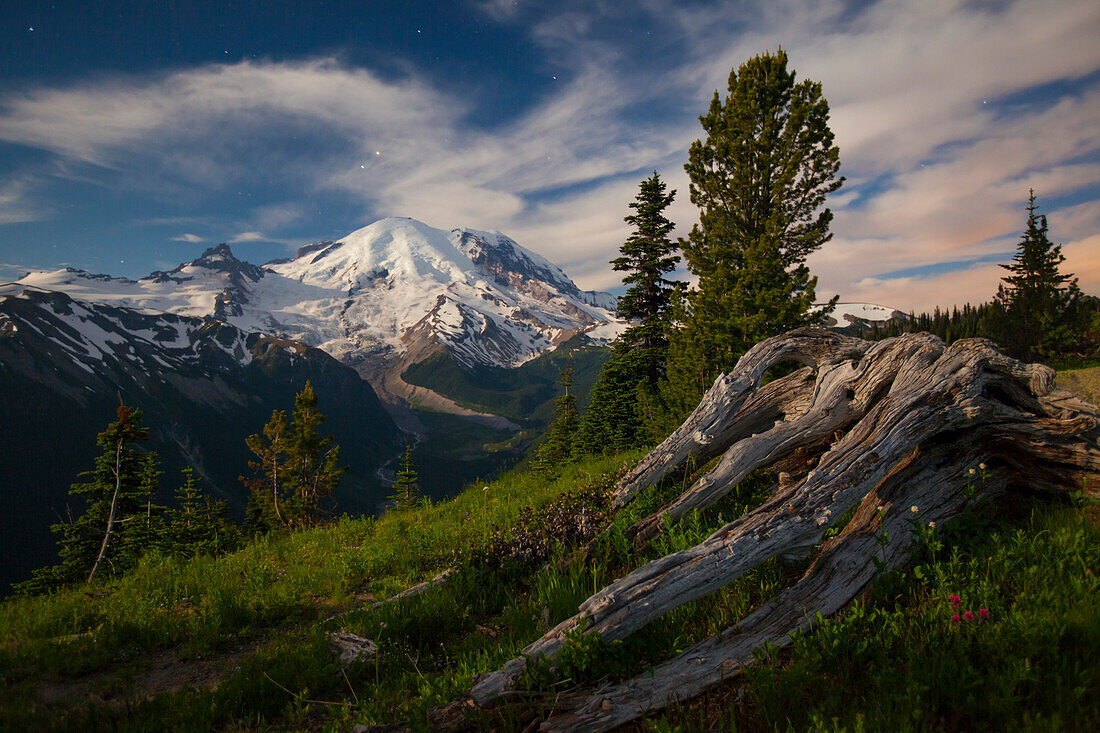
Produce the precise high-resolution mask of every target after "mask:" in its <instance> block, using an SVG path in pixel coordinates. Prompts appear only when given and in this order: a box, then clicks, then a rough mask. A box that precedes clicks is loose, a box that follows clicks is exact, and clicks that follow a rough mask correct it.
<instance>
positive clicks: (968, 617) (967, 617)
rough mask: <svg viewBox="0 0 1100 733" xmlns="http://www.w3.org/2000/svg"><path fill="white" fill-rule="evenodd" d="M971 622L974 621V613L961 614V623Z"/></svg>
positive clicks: (965, 612)
mask: <svg viewBox="0 0 1100 733" xmlns="http://www.w3.org/2000/svg"><path fill="white" fill-rule="evenodd" d="M973 620H974V612H973V611H964V612H963V621H966V622H967V623H970V622H971V621H973Z"/></svg>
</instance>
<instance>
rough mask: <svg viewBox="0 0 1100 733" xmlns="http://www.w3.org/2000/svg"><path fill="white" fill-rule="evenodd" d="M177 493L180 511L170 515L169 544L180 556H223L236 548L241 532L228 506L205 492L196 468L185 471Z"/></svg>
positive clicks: (168, 525)
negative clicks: (200, 485)
mask: <svg viewBox="0 0 1100 733" xmlns="http://www.w3.org/2000/svg"><path fill="white" fill-rule="evenodd" d="M183 478H184V480H183V483H182V484H180V486H179V488H178V489H176V502H177V504H178V505H179V506H178V507H177V508H176V509H173V510H171V511H169V512H168V520H167V529H166V540H167V541H166V544H167V549H168V550H169V551H170V552H172V553H173V554H176V555H182V556H184V557H192V556H195V555H219V554H221V553H223V552H225V551H227V550H229V549H231V548H232V547H233V546H234V545H235V544H236V538H237V536H238V532H239V531H238V530H237V528H236V527H235V526H234V525H233V522H232V521H231V520H230V519H229V515H228V512H227V509H226V503H225V501H224V500H221V499H214V498H212V497H211V496H210V495H209V494H208V493H206V492H205V491H203V490H202V489H201V488H200V487H199V484H198V482H197V481H196V480H195V470H194V469H193V468H185V469H183Z"/></svg>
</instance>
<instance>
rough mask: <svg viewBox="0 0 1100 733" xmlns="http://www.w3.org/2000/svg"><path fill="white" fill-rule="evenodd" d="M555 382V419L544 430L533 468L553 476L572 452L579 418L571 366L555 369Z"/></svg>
mask: <svg viewBox="0 0 1100 733" xmlns="http://www.w3.org/2000/svg"><path fill="white" fill-rule="evenodd" d="M558 373H559V375H560V379H559V380H558V385H559V386H560V387H561V388H562V390H563V391H562V394H561V396H559V397H558V398H557V399H556V400H554V422H552V423H551V424H550V429H549V430H547V431H546V437H545V438H544V439H543V441H542V444H541V445H540V446H539V448H538V450H537V451H536V453H535V460H534V461H533V462H532V467H533V468H534V469H535V470H536V471H539V472H540V473H544V474H548V475H553V474H555V473H557V472H558V470H560V468H561V467H562V466H563V465H564V464H566V463H568V462H569V461H570V460H571V459H572V458H573V457H574V454H575V452H576V451H575V447H576V440H577V431H578V428H579V426H580V419H579V416H578V412H577V400H576V397H575V396H574V395H573V392H572V387H573V367H571V366H567V367H565V368H560V369H559V370H558Z"/></svg>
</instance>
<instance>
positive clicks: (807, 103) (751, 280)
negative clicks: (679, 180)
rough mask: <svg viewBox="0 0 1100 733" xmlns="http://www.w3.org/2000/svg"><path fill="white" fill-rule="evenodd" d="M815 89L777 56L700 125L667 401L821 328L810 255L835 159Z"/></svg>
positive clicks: (684, 402)
mask: <svg viewBox="0 0 1100 733" xmlns="http://www.w3.org/2000/svg"><path fill="white" fill-rule="evenodd" d="M828 120H829V105H828V102H827V101H826V100H825V98H824V97H823V96H822V94H821V84H820V83H818V82H813V81H802V82H797V83H796V81H795V74H794V72H793V71H789V70H788V69H787V54H786V53H785V52H784V51H783V50H782V49H780V50H779V51H777V52H776V53H774V54H772V53H765V54H761V55H759V56H756V57H754V58H752V59H749V60H748V61H746V62H745V63H744V64H742V65H741V66H740V67H739V68H737V69H735V70H733V71H732V72H731V73H730V77H729V85H728V94H727V95H726V98H725V100H724V101H723V100H722V99H721V98H720V97H719V95H718V92H715V93H714V99H713V100H712V101H711V105H710V109H709V110H708V111H707V113H706V114H705V115H703V116H701V117H700V118H699V121H700V123H701V124H702V126H703V129H704V131H705V132H706V138H705V139H703V140H698V141H696V142H695V143H693V144H692V146H691V149H690V153H689V161H688V163H687V164H686V165H685V166H684V168H685V170H686V171H687V174H688V177H689V178H690V180H691V186H690V189H689V191H690V195H691V201H692V203H694V204H695V205H696V206H698V207H699V223H698V224H697V225H695V226H694V227H693V228H692V230H691V233H690V235H689V236H688V237H687V239H686V240H681V242H680V247H681V249H682V250H683V252H684V258H685V259H686V260H687V265H688V268H689V269H690V270H691V272H692V273H694V274H695V275H696V276H698V278H699V283H698V286H697V288H695V289H693V290H691V291H689V292H688V293H687V295H686V298H685V300H684V301H683V302H682V304H681V307H680V309H679V311H678V312H677V313H676V314H675V315H676V318H677V319H678V320H679V322H680V325H681V328H680V329H678V330H677V332H676V333H675V335H674V336H673V343H672V346H671V347H670V360H669V384H668V385H667V386H666V390H665V391H666V398H667V401H668V402H670V403H672V404H678V407H677V408H676V409H678V410H679V411H681V412H682V411H683V409H684V408H685V407H688V408H690V406H693V405H694V404H695V403H696V402H697V401H698V398H699V397H700V396H701V395H702V393H703V392H704V391H705V390H706V388H707V387H709V386H710V383H711V382H712V381H713V379H714V378H715V376H717V375H718V374H719V373H721V372H723V371H727V370H729V369H730V368H732V367H733V366H734V365H735V364H736V362H737V359H738V358H739V357H740V356H741V354H743V353H744V352H745V351H746V350H747V349H748V348H749V347H750V346H752V345H753V344H754V343H756V342H757V341H759V340H761V339H764V338H767V337H769V336H773V335H775V334H777V333H781V332H783V331H786V330H788V329H790V328H794V327H797V326H800V325H804V324H807V323H811V322H816V321H818V320H820V319H821V318H822V317H823V316H824V315H825V314H826V313H827V312H828V311H829V310H831V305H832V304H833V303H835V299H834V300H833V301H831V302H830V304H829V307H827V308H825V309H823V310H816V311H814V310H811V307H812V306H813V304H814V299H815V288H816V286H817V278H816V277H811V275H810V271H809V269H808V268H807V267H806V265H805V260H806V257H807V256H808V255H810V254H811V253H813V252H814V251H816V250H817V249H818V248H819V247H821V246H822V245H823V244H825V243H826V242H828V241H829V239H830V238H831V236H832V235H831V234H830V233H829V224H830V222H831V221H832V212H831V211H830V210H829V209H824V210H822V209H821V207H822V205H823V204H824V202H825V197H826V195H827V194H829V193H831V192H833V191H835V190H837V189H838V188H840V186H841V184H842V183H843V181H844V179H843V177H840V178H838V177H837V173H838V171H839V168H840V157H839V151H838V150H837V147H836V145H835V144H834V142H833V133H832V131H831V130H830V129H829V124H828Z"/></svg>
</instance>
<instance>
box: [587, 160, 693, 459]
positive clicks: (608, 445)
mask: <svg viewBox="0 0 1100 733" xmlns="http://www.w3.org/2000/svg"><path fill="white" fill-rule="evenodd" d="M665 188H666V186H665V182H664V181H662V180H661V177H660V175H659V174H658V173H657V172H656V171H654V172H653V175H652V176H650V177H649V178H647V179H645V180H644V181H642V183H641V185H640V187H639V191H638V196H637V198H636V199H635V200H634V201H633V202H631V203H630V204H629V206H630V208H632V209H634V212H635V213H633V214H630V215H628V216H626V217H625V218H624V221H626V222H627V223H628V224H632V225H633V227H634V231H633V233H632V234H631V235H630V237H629V238H628V239H627V240H626V242H625V243H624V244H623V246H622V247H621V248H620V250H619V251H620V252H621V253H622V256H620V257H618V258H616V259H614V260H612V261H611V265H612V267H614V269H616V270H619V271H621V272H626V273H627V274H626V276H624V277H623V283H624V284H626V285H628V286H629V287H628V288H627V291H626V293H624V294H623V296H622V297H620V298H619V302H618V305H617V310H618V315H619V316H620V317H622V318H628V319H631V320H633V321H634V322H635V323H634V324H633V325H632V326H630V327H629V328H628V329H627V330H626V331H625V332H624V333H623V334H622V335H621V336H620V337H619V338H618V340H617V341H616V343H615V346H614V348H613V350H612V353H611V358H610V359H608V360H607V362H605V363H604V365H603V368H601V369H600V374H599V376H598V377H597V378H596V383H595V384H594V385H593V386H592V392H591V394H590V397H589V404H588V410H587V411H586V412H585V414H584V417H583V419H582V420H581V425H580V431H579V435H578V441H577V447H578V449H579V450H580V451H582V452H584V453H607V452H616V451H622V450H627V449H629V448H634V447H637V445H638V444H639V442H640V441H641V439H642V432H643V430H642V427H643V421H642V417H641V415H640V414H639V404H642V403H644V402H646V401H647V398H648V397H650V395H651V394H652V393H653V392H655V391H656V389H657V384H658V382H659V381H660V380H661V379H662V378H663V377H664V375H665V364H666V360H667V352H668V332H669V327H670V324H669V317H668V316H669V306H670V304H671V302H672V298H673V295H674V294H675V293H676V292H677V287H678V283H675V282H673V281H671V280H667V279H665V277H664V276H665V274H666V273H669V272H671V271H672V270H673V269H674V268H675V267H676V263H677V262H678V261H679V260H680V258H679V257H678V256H676V255H674V254H673V252H675V250H676V245H675V244H674V243H673V242H672V241H671V240H670V239H669V238H668V234H669V232H671V231H672V229H673V226H674V225H673V223H672V222H671V221H670V220H669V219H668V218H667V217H666V216H665V215H664V211H665V209H666V208H668V206H669V205H670V204H671V203H672V200H673V198H674V197H675V196H676V192H675V191H669V192H668V193H665Z"/></svg>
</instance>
